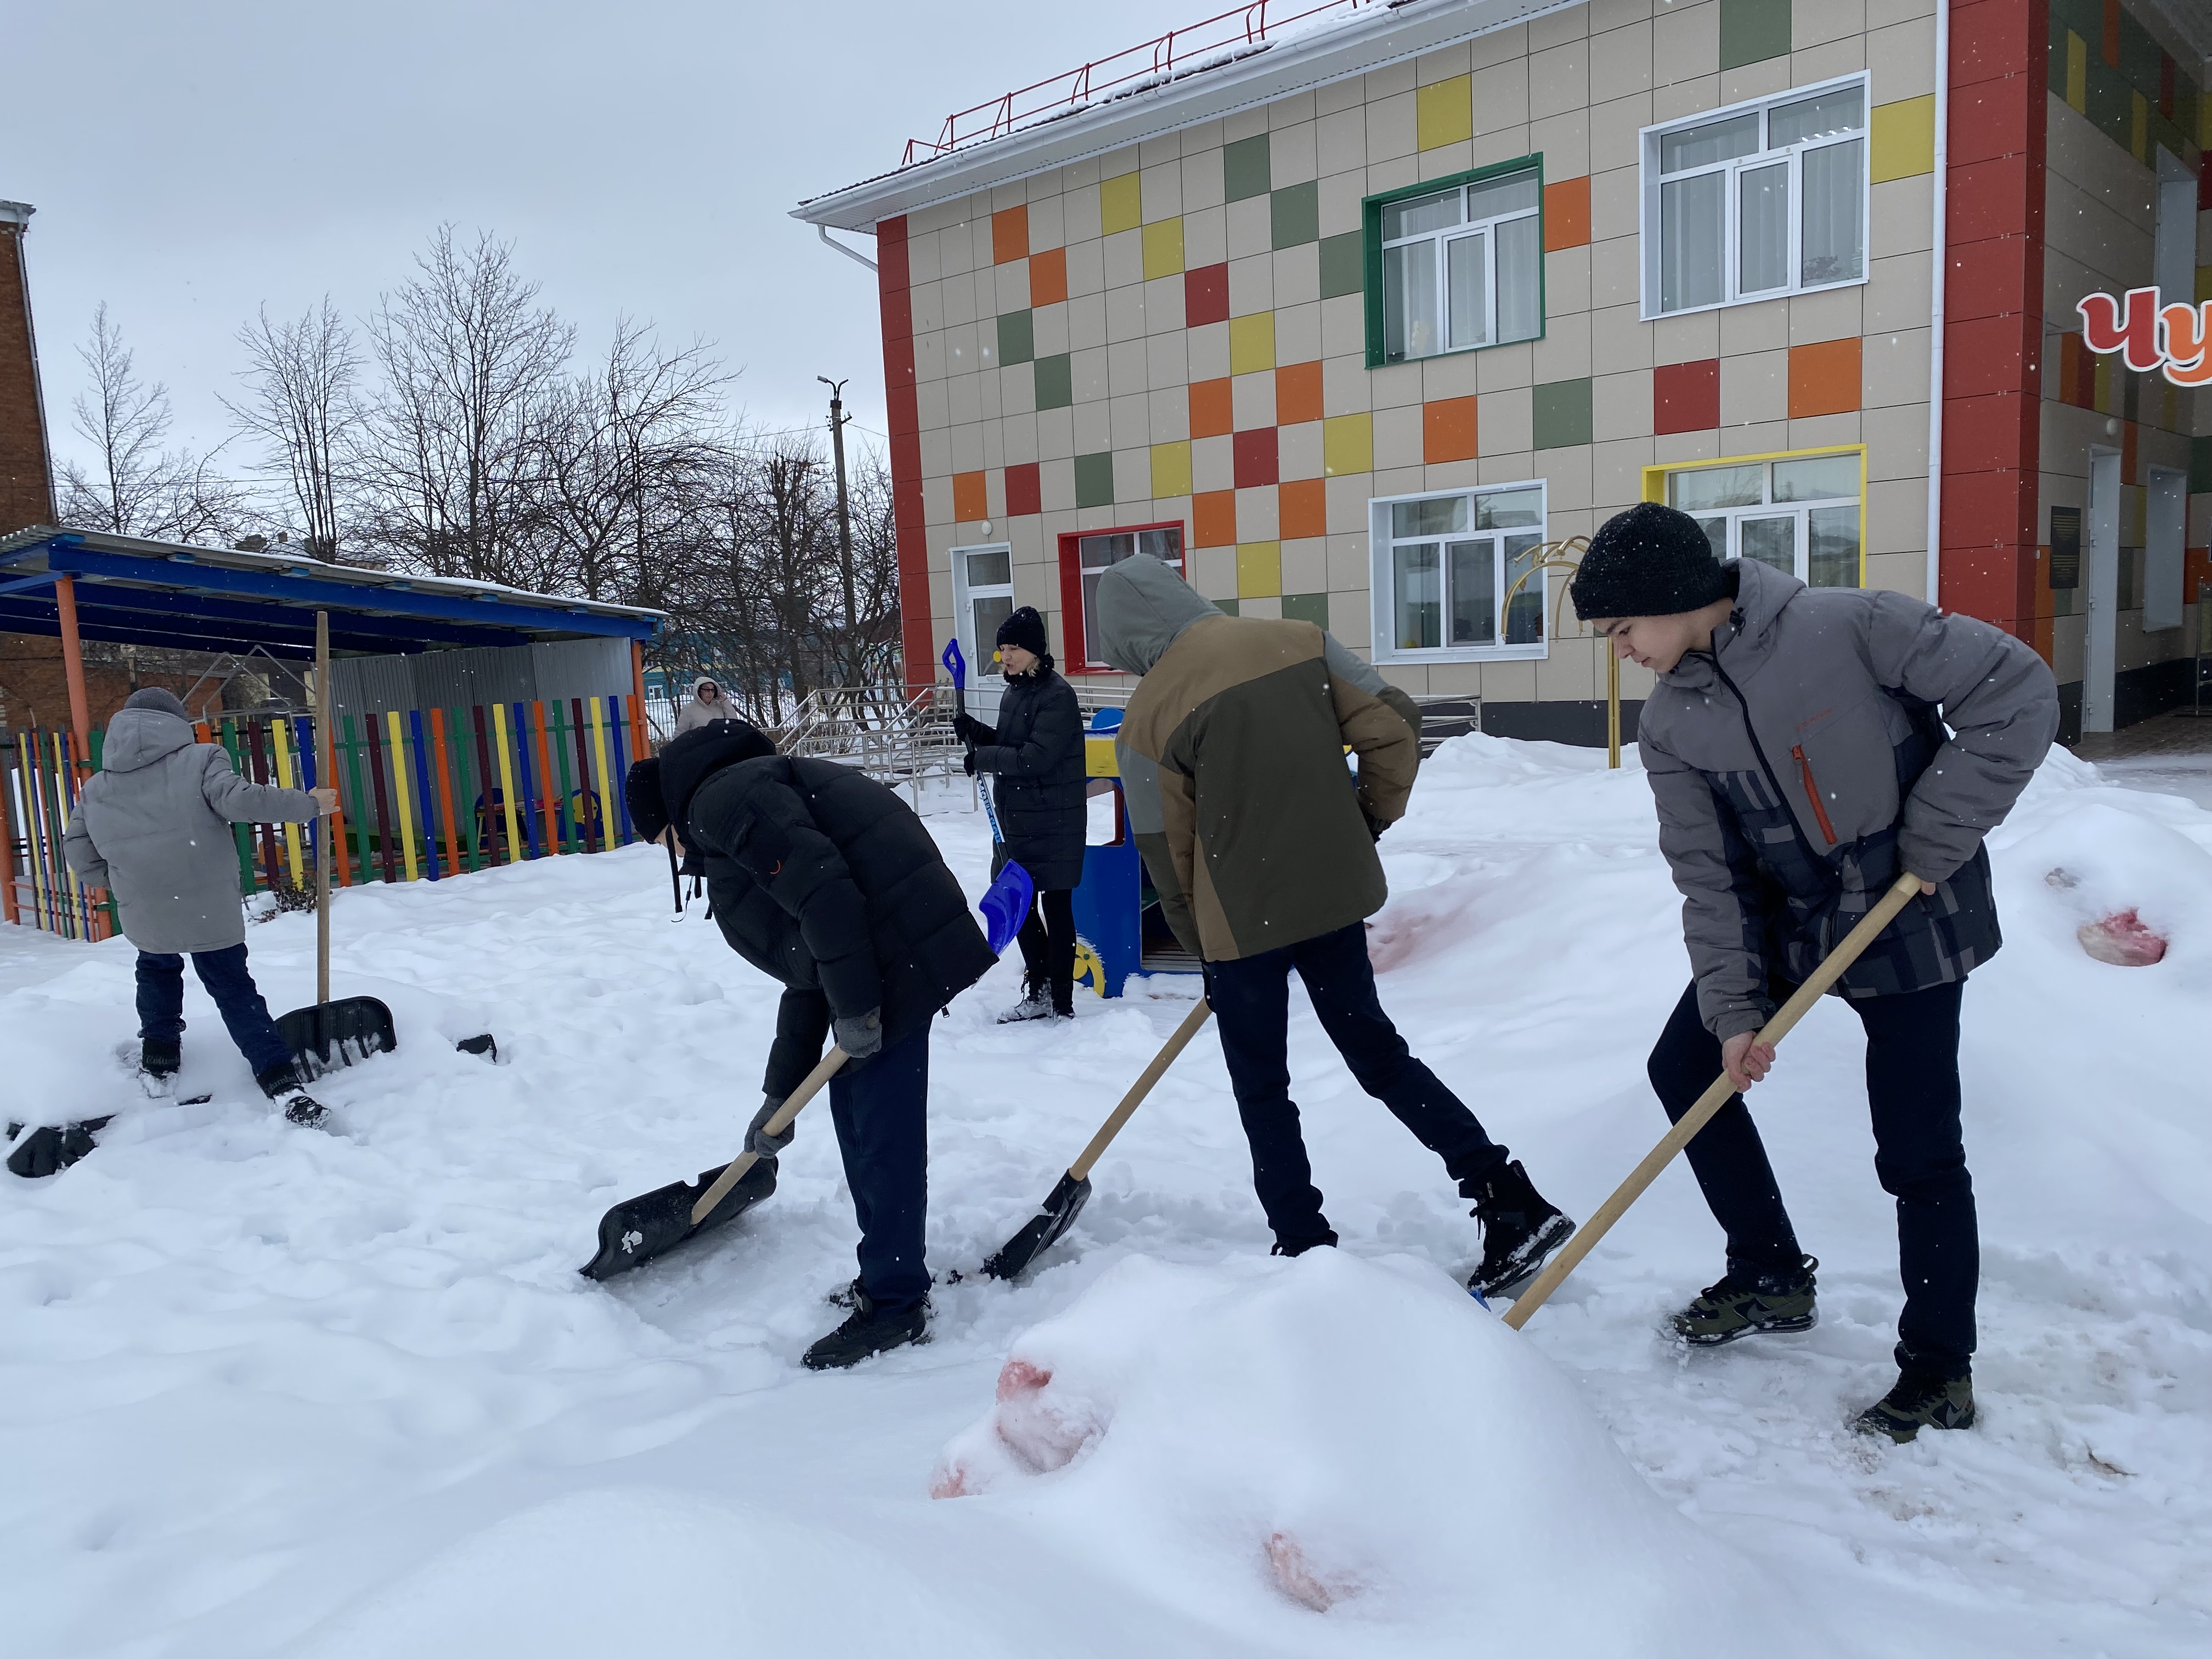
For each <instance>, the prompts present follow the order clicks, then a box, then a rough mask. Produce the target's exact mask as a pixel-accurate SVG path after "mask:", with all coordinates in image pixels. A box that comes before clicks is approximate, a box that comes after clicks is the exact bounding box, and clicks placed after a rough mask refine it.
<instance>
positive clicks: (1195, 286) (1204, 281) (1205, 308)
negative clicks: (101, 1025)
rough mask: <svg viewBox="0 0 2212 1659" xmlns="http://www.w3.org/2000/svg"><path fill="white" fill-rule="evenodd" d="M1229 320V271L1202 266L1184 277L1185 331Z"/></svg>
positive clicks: (1220, 265) (1221, 266)
mask: <svg viewBox="0 0 2212 1659" xmlns="http://www.w3.org/2000/svg"><path fill="white" fill-rule="evenodd" d="M1228 320H1229V267H1228V266H1227V265H1225V264H1219V265H1200V267H1199V268H1198V269H1197V270H1186V271H1185V272H1183V274H1182V322H1183V326H1184V327H1185V328H1196V327H1197V326H1198V325H1200V324H1201V323H1225V322H1227V321H1228Z"/></svg>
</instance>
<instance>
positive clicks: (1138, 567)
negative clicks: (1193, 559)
mask: <svg viewBox="0 0 2212 1659" xmlns="http://www.w3.org/2000/svg"><path fill="white" fill-rule="evenodd" d="M1091 605H1092V608H1093V614H1094V615H1095V616H1096V617H1097V619H1098V649H1099V652H1100V653H1101V654H1103V656H1104V657H1105V659H1106V660H1107V661H1108V662H1109V664H1111V665H1113V666H1114V667H1115V668H1118V669H1120V670H1121V671H1122V672H1123V673H1125V674H1147V673H1150V672H1151V671H1152V665H1153V664H1154V663H1156V662H1158V660H1159V659H1161V658H1162V657H1164V656H1165V655H1166V654H1167V649H1168V647H1170V646H1171V645H1173V644H1174V643H1175V642H1176V636H1177V635H1180V634H1181V633H1182V631H1183V629H1186V628H1188V627H1189V626H1190V625H1191V624H1192V623H1194V622H1199V621H1201V620H1203V619H1204V618H1206V617H1218V616H1219V615H1220V614H1221V611H1219V609H1218V607H1216V606H1215V605H1212V604H1210V603H1209V602H1207V601H1206V600H1205V599H1200V598H1199V596H1198V594H1197V592H1196V591H1195V590H1194V589H1193V588H1192V587H1191V586H1190V585H1189V584H1188V582H1186V581H1184V580H1183V579H1182V577H1180V576H1178V575H1176V573H1175V572H1174V571H1172V570H1170V569H1169V568H1168V567H1167V566H1166V565H1164V564H1162V563H1161V562H1159V561H1158V559H1155V558H1152V557H1151V556H1149V555H1146V554H1142V553H1139V554H1138V555H1137V556H1135V557H1133V558H1127V559H1124V560H1122V561H1121V563H1119V564H1117V565H1115V567H1114V568H1112V569H1110V570H1109V571H1108V572H1107V573H1106V574H1104V575H1103V576H1101V577H1100V578H1099V579H1098V591H1097V595H1096V596H1095V597H1094V598H1093V599H1092V600H1091Z"/></svg>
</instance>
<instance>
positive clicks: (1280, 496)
mask: <svg viewBox="0 0 2212 1659" xmlns="http://www.w3.org/2000/svg"><path fill="white" fill-rule="evenodd" d="M1469 401H1472V399H1470V400H1469ZM1275 508H1276V514H1277V520H1278V526H1279V527H1278V528H1277V530H1276V532H1275V533H1276V534H1277V535H1278V536H1279V537H1280V538H1282V539H1283V540H1285V541H1286V542H1292V541H1297V540H1299V539H1301V538H1306V537H1312V536H1326V535H1327V534H1328V483H1327V482H1326V481H1325V480H1323V479H1321V478H1297V479H1294V480H1293V481H1292V482H1291V483H1286V484H1282V485H1279V487H1278V488H1277V489H1276V491H1275Z"/></svg>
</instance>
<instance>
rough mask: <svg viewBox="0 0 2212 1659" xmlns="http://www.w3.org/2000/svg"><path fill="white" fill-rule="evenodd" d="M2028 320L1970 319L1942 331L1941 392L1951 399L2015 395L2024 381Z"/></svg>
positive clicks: (2015, 317)
mask: <svg viewBox="0 0 2212 1659" xmlns="http://www.w3.org/2000/svg"><path fill="white" fill-rule="evenodd" d="M2030 326H2033V323H2032V321H2031V319H2027V318H2024V317H2022V316H2021V315H2020V313H2017V312H2015V313H2013V314H2011V315H2010V316H2006V317H1970V318H1968V319H1966V320H1965V321H1963V322H1956V323H1952V324H1950V325H1948V326H1947V327H1946V328H1945V329H1944V331H1943V392H1944V395H1945V396H1946V397H1950V398H1973V397H1979V396H1981V395H1982V394H1984V393H1985V392H2015V391H2018V390H2019V389H2020V387H2021V386H2022V385H2023V384H2024V383H2025V380H2026V378H2027V362H2028V354H2029V353H2030V351H2031V350H2032V349H2033V348H2032V347H2031V346H2030V344H2029V343H2028V340H2027V330H2028V328H2029V327H2030Z"/></svg>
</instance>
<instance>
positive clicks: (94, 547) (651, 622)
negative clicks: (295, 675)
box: [0, 525, 664, 657]
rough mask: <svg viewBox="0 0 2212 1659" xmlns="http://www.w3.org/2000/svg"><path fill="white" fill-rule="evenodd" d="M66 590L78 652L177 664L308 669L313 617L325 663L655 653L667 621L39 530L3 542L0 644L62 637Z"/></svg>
mask: <svg viewBox="0 0 2212 1659" xmlns="http://www.w3.org/2000/svg"><path fill="white" fill-rule="evenodd" d="M62 576H69V577H71V578H73V579H74V583H73V591H74V596H75V599H76V614H77V631H78V633H79V634H80V635H82V637H83V638H85V639H88V640H103V641H109V642H111V643H115V644H123V645H144V646H157V647H166V648H168V649H172V650H181V651H235V650H239V649H241V648H243V647H249V646H259V647H262V648H263V649H264V650H265V651H268V652H269V653H271V654H272V655H276V656H279V657H282V656H288V655H289V656H312V655H313V654H314V648H315V613H316V611H328V612H329V613H330V619H331V648H332V649H333V650H339V651H352V652H363V653H379V654H384V653H393V652H417V651H422V650H427V649H429V648H431V647H438V646H502V645H528V644H532V643H538V642H542V641H551V640H572V639H585V638H591V637H594V636H602V637H603V636H608V635H613V636H617V637H621V638H627V639H634V640H642V639H650V638H651V637H652V636H653V634H654V633H655V632H657V631H658V630H659V627H660V624H661V623H662V621H663V619H664V617H663V613H662V612H660V611H647V610H644V609H641V608H640V607H638V606H635V605H607V604H604V603H602V602H600V601H599V600H595V599H569V598H568V597H566V596H564V595H562V594H557V593H532V592H526V591H525V590H524V589H521V588H516V587H504V586H501V585H499V584H498V583H496V582H479V581H468V580H461V579H458V578H453V577H444V576H410V575H405V574H399V573H397V572H392V571H386V570H368V569H362V568H360V567H358V566H354V565H337V564H327V563H325V562H323V561H321V560H319V559H311V558H308V557H307V556H304V555H303V554H299V553H281V552H274V551H271V552H263V553H248V552H246V551H244V550H234V549H222V548H211V547H196V546H193V545H191V544H187V543H184V542H156V541H142V540H140V539H139V538H137V537H133V536H111V535H107V534H106V533H104V532H99V531H92V530H57V529H54V528H53V527H52V526H44V525H42V526H34V527H33V528H32V529H29V530H22V531H18V532H15V534H14V535H12V536H6V537H0V632H7V633H16V634H45V635H56V634H58V633H59V632H60V631H61V623H60V619H59V614H58V604H57V601H56V597H55V594H54V592H53V587H54V583H55V581H56V580H57V579H58V578H59V577H62Z"/></svg>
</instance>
